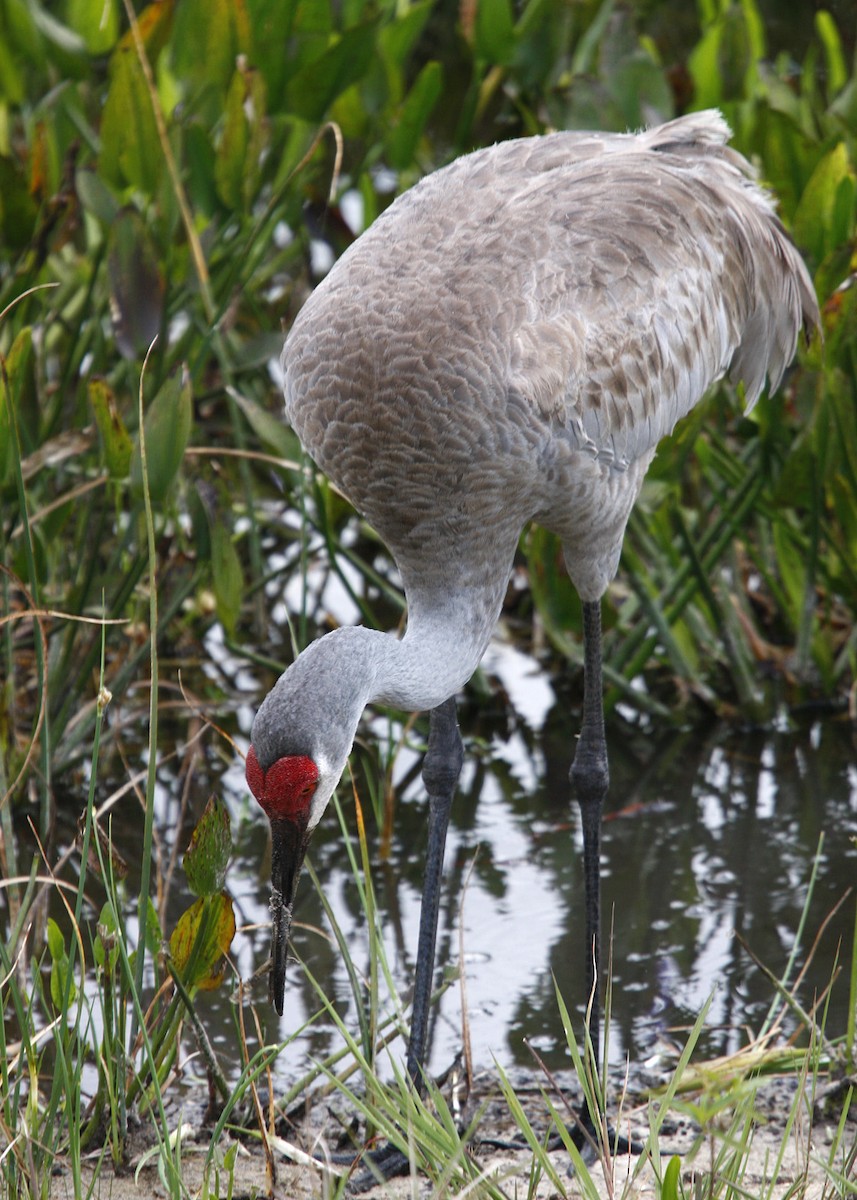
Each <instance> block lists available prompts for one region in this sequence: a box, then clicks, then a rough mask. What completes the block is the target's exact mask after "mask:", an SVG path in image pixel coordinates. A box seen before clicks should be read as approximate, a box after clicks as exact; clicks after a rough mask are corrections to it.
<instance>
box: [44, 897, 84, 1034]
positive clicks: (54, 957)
mask: <svg viewBox="0 0 857 1200" xmlns="http://www.w3.org/2000/svg"><path fill="white" fill-rule="evenodd" d="M47 937H48V950H49V951H50V955H51V1000H52V1001H53V1004H54V1008H56V1009H57V1010H58V1011H61V1010H62V1007H63V1004H64V1002H65V992H66V987H67V985H68V978H69V962H68V955H67V954H66V949H65V941H64V939H63V935H62V931H61V929H60V927H59V925H57V923H56V921H55V920H54V919H53V918H52V917H49V918H48V929H47ZM69 996H70V999H71V1000H74V999H75V997H76V996H77V988H76V987H75V985H74V982H73V981H72V984H71V991H70V993H69Z"/></svg>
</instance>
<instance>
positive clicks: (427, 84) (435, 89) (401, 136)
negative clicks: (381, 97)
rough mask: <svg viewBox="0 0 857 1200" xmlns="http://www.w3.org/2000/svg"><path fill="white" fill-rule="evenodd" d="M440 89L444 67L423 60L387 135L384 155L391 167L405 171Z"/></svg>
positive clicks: (438, 96) (412, 159) (441, 87)
mask: <svg viewBox="0 0 857 1200" xmlns="http://www.w3.org/2000/svg"><path fill="white" fill-rule="evenodd" d="M442 90H443V68H442V67H441V65H440V63H437V62H430V63H426V65H425V66H424V67H423V69H422V70H421V71H420V73H419V75H418V76H417V78H416V80H415V81H414V85H413V87H412V88H411V90H410V91H409V92H408V95H407V99H406V100H405V102H404V104H403V105H402V108H401V114H400V116H399V120H398V121H397V122H396V124H395V125H394V126H393V128H392V129H391V130H390V132H389V134H388V135H387V143H386V145H387V157H388V158H389V160H390V166H391V167H394V168H395V169H397V170H404V169H405V168H406V167H409V166H410V165H411V163H412V162H413V161H414V152H415V150H416V147H417V142H418V141H419V140H420V137H421V136H422V134H423V131H424V129H425V127H426V122H427V121H428V119H429V117H430V116H431V113H432V110H433V109H434V106H435V105H436V104H437V102H438V100H439V99H440V94H441V91H442Z"/></svg>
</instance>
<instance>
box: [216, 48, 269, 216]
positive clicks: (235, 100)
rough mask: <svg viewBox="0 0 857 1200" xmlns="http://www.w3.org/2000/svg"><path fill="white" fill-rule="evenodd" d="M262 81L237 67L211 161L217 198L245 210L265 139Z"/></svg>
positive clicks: (253, 191)
mask: <svg viewBox="0 0 857 1200" xmlns="http://www.w3.org/2000/svg"><path fill="white" fill-rule="evenodd" d="M265 130H266V121H265V82H264V80H263V78H262V76H261V75H260V74H259V72H258V71H252V70H249V69H248V68H247V67H241V66H239V68H238V70H236V71H235V73H234V75H233V76H232V82H231V83H230V85H229V91H228V93H227V96H226V113H225V120H224V126H223V132H222V134H221V137H220V143H219V145H218V148H217V157H216V159H215V163H214V180H215V184H216V186H217V192H218V195H219V196H220V199H221V200H222V201H223V203H224V204H226V205H227V207H229V208H233V209H237V210H239V211H240V210H244V211H246V210H247V209H248V208H249V207H250V204H251V203H252V201H253V199H254V198H255V195H256V192H257V191H258V186H259V179H260V175H261V167H262V158H263V150H264V146H265V140H266V133H265Z"/></svg>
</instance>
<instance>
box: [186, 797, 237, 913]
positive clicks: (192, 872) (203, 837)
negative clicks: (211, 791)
mask: <svg viewBox="0 0 857 1200" xmlns="http://www.w3.org/2000/svg"><path fill="white" fill-rule="evenodd" d="M231 853H232V834H231V831H230V827H229V810H228V809H227V807H226V805H225V804H224V803H223V801H222V800H220V799H218V797H217V796H212V797H211V799H210V800H209V801H208V804H206V806H205V812H204V813H203V814H202V816H201V817H200V818H199V820H198V821H197V823H196V828H195V829H194V831H193V833H192V834H191V839H190V845H189V846H188V848H187V850H186V851H185V856H184V869H185V874H186V875H187V881H188V886H189V887H190V890H191V891H192V892H193V894H194V895H195V896H213V895H215V894H216V893H217V892H220V891H222V890H223V886H224V884H225V883H226V868H227V866H228V865H229V856H230V854H231Z"/></svg>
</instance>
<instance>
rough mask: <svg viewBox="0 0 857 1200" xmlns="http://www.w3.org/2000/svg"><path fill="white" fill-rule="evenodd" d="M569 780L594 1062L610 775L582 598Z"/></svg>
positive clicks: (589, 619)
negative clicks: (579, 843)
mask: <svg viewBox="0 0 857 1200" xmlns="http://www.w3.org/2000/svg"><path fill="white" fill-rule="evenodd" d="M569 777H570V779H571V784H572V787H573V789H574V794H575V796H576V797H577V803H578V804H579V805H580V817H581V823H582V826H583V873H584V885H585V905H586V973H585V978H586V995H587V998H589V997H591V998H592V1011H591V1016H590V1018H589V1036H590V1039H591V1041H592V1048H593V1050H594V1052H595V1057H596V1061H598V1059H599V1057H600V1050H601V1037H600V1030H601V1010H600V1005H599V983H600V981H599V978H598V969H599V942H600V921H601V915H600V913H601V811H602V808H603V806H604V797H605V796H606V795H607V786H608V784H609V782H610V774H609V770H608V767H607V740H606V738H605V736H604V694H603V683H602V677H601V603H600V601H597V600H596V601H584V602H583V725H582V727H581V730H580V740H579V741H578V743H577V750H576V752H575V755H574V762H573V763H572V764H571V772H570V776H569Z"/></svg>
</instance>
